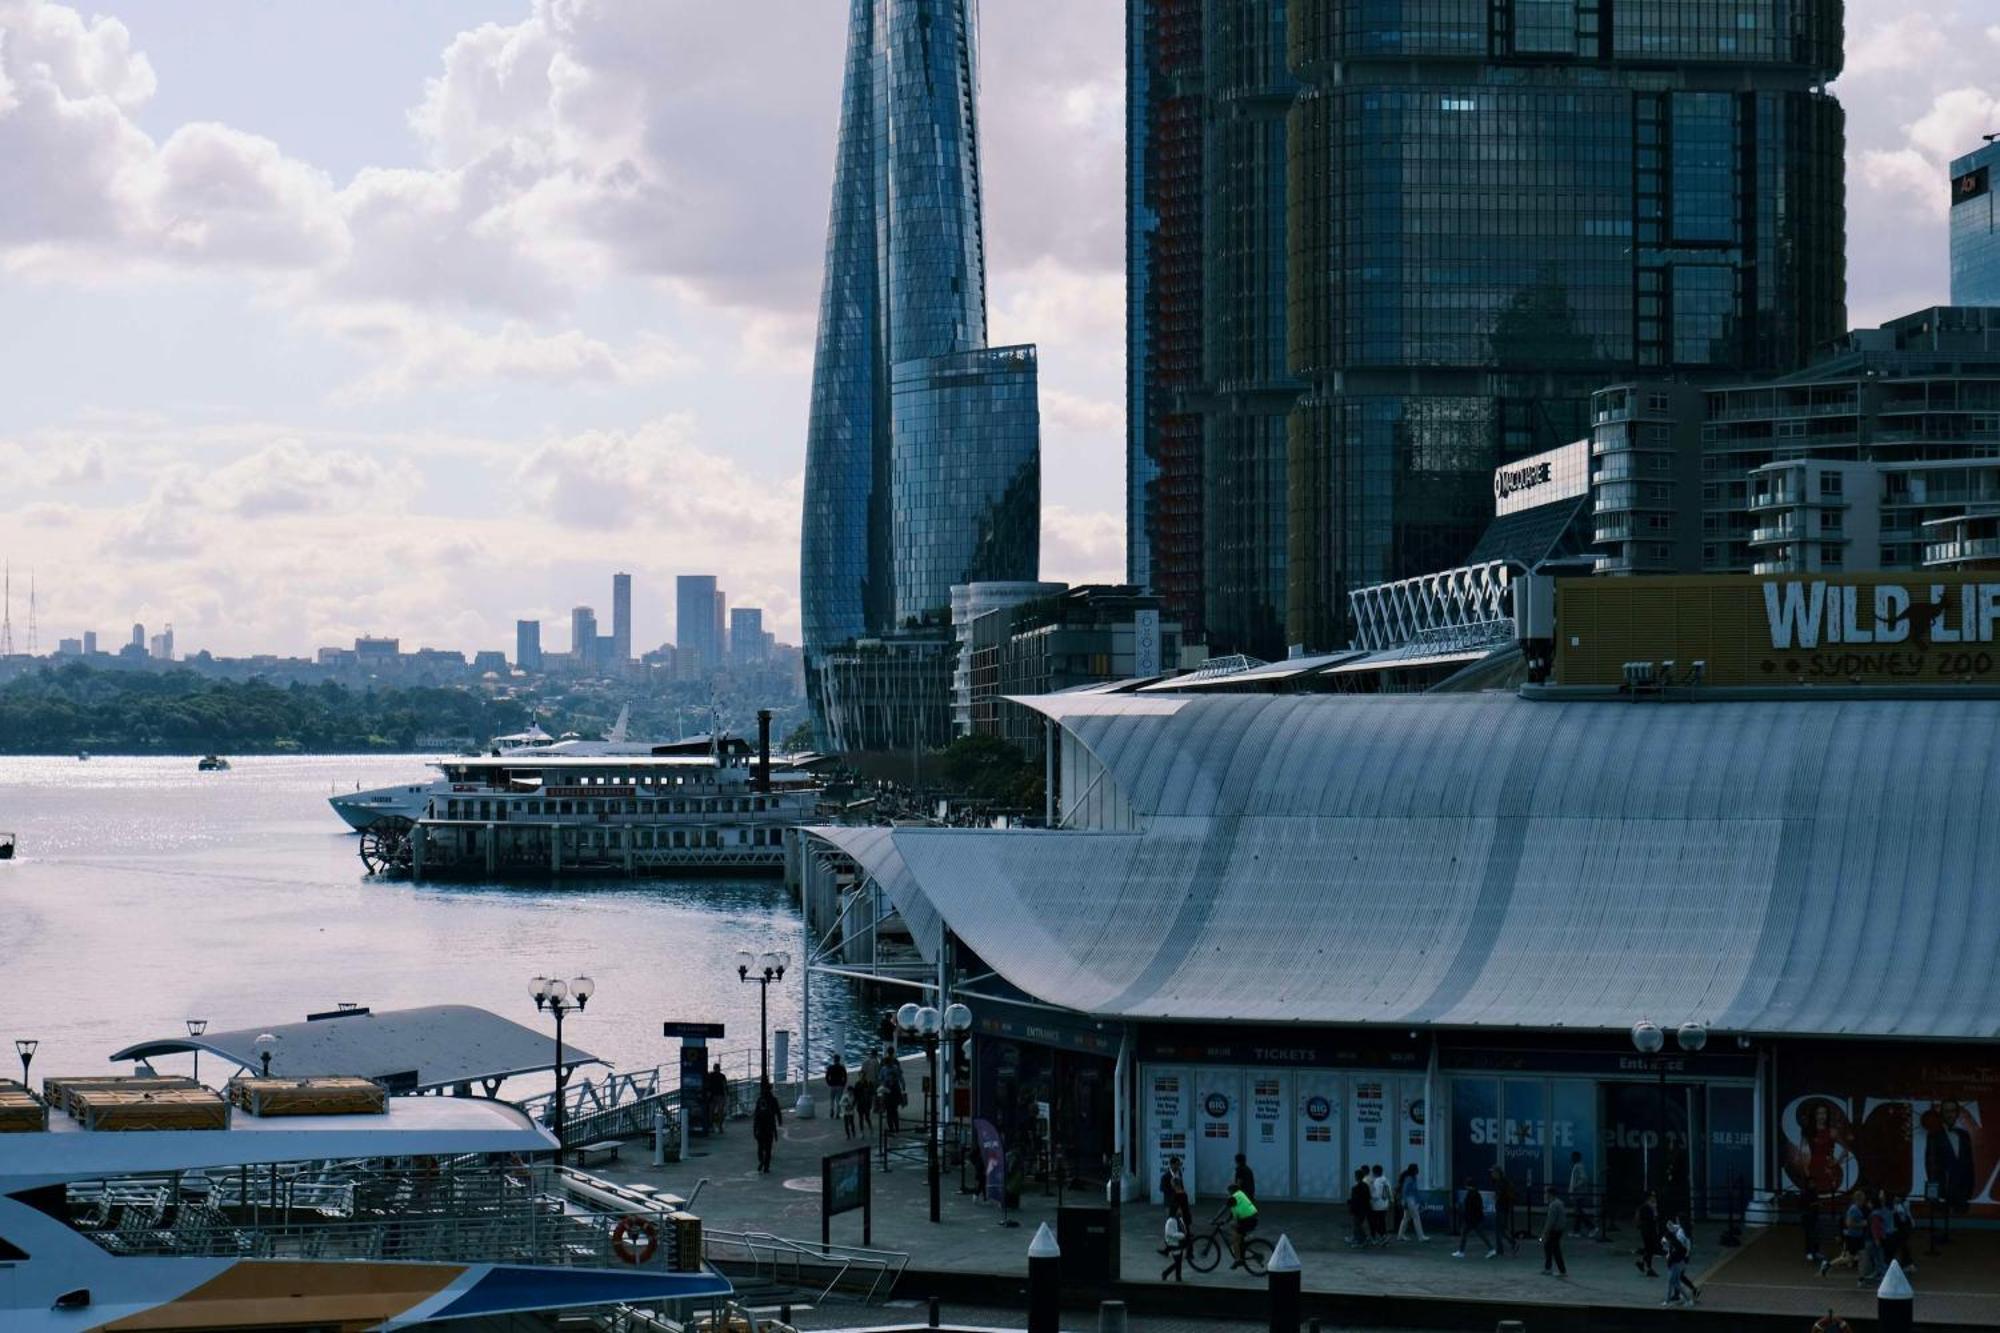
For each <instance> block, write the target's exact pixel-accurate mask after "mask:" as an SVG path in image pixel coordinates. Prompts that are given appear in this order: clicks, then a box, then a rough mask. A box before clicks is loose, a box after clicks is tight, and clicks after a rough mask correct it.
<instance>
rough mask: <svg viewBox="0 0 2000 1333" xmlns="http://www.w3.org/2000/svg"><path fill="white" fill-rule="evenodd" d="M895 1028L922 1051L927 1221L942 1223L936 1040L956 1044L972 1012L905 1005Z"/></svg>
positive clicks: (957, 1006)
mask: <svg viewBox="0 0 2000 1333" xmlns="http://www.w3.org/2000/svg"><path fill="white" fill-rule="evenodd" d="M896 1026H897V1027H899V1028H901V1029H902V1034H903V1036H904V1037H906V1038H908V1039H910V1040H913V1041H916V1042H918V1043H920V1044H921V1045H922V1046H923V1048H924V1061H925V1064H926V1067H927V1068H928V1069H929V1071H930V1072H929V1077H928V1079H927V1080H926V1083H927V1088H928V1095H927V1096H925V1098H924V1149H925V1152H924V1157H925V1163H926V1167H927V1169H928V1171H929V1173H930V1189H931V1221H933V1222H941V1221H943V1220H944V1219H943V1217H942V1210H941V1205H940V1201H939V1194H938V1127H939V1124H940V1123H941V1122H942V1121H943V1119H944V1110H943V1098H944V1089H943V1087H942V1085H941V1084H940V1083H939V1082H938V1063H937V1055H938V1041H939V1038H940V1036H942V1035H944V1034H947V1033H948V1034H949V1039H950V1040H953V1041H956V1040H957V1039H958V1038H959V1037H961V1036H963V1035H964V1034H965V1033H966V1032H967V1031H968V1030H970V1028H971V1027H972V1011H971V1010H970V1009H968V1008H966V1007H965V1006H964V1005H962V1004H953V1005H949V1006H947V1007H946V1008H945V1010H944V1012H943V1013H939V1012H938V1011H937V1010H936V1009H935V1008H933V1007H932V1006H930V1005H928V1004H923V1005H919V1004H906V1005H904V1006H903V1007H902V1008H900V1009H898V1010H897V1011H896Z"/></svg>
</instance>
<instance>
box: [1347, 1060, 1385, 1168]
mask: <svg viewBox="0 0 2000 1333" xmlns="http://www.w3.org/2000/svg"><path fill="white" fill-rule="evenodd" d="M1350 1086H1351V1089H1352V1090H1351V1092H1350V1093H1349V1095H1348V1099H1347V1105H1348V1121H1347V1161H1348V1170H1349V1171H1350V1172H1351V1171H1354V1170H1357V1169H1359V1168H1361V1167H1364V1166H1369V1167H1372V1166H1375V1165H1378V1164H1379V1165H1380V1166H1381V1167H1382V1169H1383V1171H1384V1173H1387V1172H1390V1171H1392V1170H1393V1169H1394V1168H1393V1167H1391V1166H1390V1164H1389V1163H1390V1160H1391V1157H1392V1155H1393V1153H1394V1150H1395V1140H1394V1139H1393V1138H1391V1137H1390V1126H1389V1084H1388V1080H1386V1079H1383V1078H1381V1077H1379V1076H1376V1075H1371V1074H1362V1075H1358V1076H1357V1077H1355V1079H1354V1080H1353V1082H1352V1084H1351V1085H1350Z"/></svg>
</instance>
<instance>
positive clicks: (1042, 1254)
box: [1028, 1222, 1062, 1333]
mask: <svg viewBox="0 0 2000 1333" xmlns="http://www.w3.org/2000/svg"><path fill="white" fill-rule="evenodd" d="M1061 1324H1062V1250H1061V1249H1060V1248H1059V1247H1058V1246H1057V1245H1056V1234H1055V1232H1053V1231H1050V1230H1049V1224H1048V1223H1047V1222H1044V1223H1042V1225H1041V1229H1040V1230H1038V1231H1036V1232H1035V1239H1034V1240H1033V1241H1032V1242H1030V1243H1029V1245H1028V1333H1061V1327H1060V1326H1061Z"/></svg>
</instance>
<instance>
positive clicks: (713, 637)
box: [674, 574, 722, 676]
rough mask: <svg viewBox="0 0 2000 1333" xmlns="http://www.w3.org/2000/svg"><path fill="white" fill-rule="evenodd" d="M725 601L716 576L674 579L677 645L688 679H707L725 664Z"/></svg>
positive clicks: (678, 657)
mask: <svg viewBox="0 0 2000 1333" xmlns="http://www.w3.org/2000/svg"><path fill="white" fill-rule="evenodd" d="M721 598H722V594H721V593H720V592H719V591H718V590H717V589H716V586H715V575H713V574H682V575H680V576H679V577H678V578H676V579H675V580H674V639H675V644H674V646H675V647H676V648H677V649H678V650H679V653H678V656H677V658H676V664H677V667H678V669H679V671H680V673H681V674H682V675H684V676H704V675H707V674H708V673H709V672H711V671H713V670H715V669H716V668H717V667H719V666H721V665H722V632H721V613H720V607H721V605H722V602H721Z"/></svg>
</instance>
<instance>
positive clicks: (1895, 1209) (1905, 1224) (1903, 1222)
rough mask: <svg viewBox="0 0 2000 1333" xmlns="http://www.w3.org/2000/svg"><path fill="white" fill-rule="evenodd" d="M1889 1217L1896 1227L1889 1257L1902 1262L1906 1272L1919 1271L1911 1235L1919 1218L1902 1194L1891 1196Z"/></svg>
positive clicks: (1892, 1235) (1891, 1259)
mask: <svg viewBox="0 0 2000 1333" xmlns="http://www.w3.org/2000/svg"><path fill="white" fill-rule="evenodd" d="M1889 1217H1890V1220H1891V1221H1893V1222H1894V1223H1895V1226H1896V1229H1895V1231H1894V1232H1893V1233H1891V1239H1892V1240H1893V1241H1894V1245H1893V1248H1892V1250H1891V1252H1890V1255H1889V1259H1890V1261H1891V1262H1894V1263H1900V1264H1901V1265H1902V1266H1903V1271H1904V1272H1905V1273H1914V1272H1916V1271H1917V1259H1916V1255H1915V1254H1914V1253H1912V1252H1911V1250H1910V1237H1911V1236H1913V1235H1914V1234H1915V1233H1916V1230H1917V1219H1916V1218H1915V1217H1913V1216H1912V1215H1911V1213H1910V1201H1909V1200H1908V1199H1907V1198H1905V1197H1904V1196H1903V1195H1901V1194H1891V1195H1890V1196H1889Z"/></svg>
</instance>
